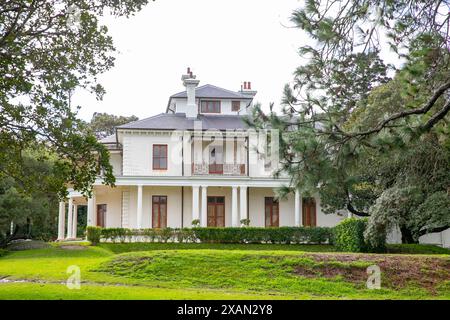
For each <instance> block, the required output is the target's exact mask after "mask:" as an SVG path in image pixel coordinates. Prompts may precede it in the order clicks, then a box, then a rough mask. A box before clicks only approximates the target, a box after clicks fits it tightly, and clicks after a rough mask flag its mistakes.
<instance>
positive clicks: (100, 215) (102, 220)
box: [97, 204, 106, 228]
mask: <svg viewBox="0 0 450 320" xmlns="http://www.w3.org/2000/svg"><path fill="white" fill-rule="evenodd" d="M105 225H106V204H98V205H97V227H102V228H104V227H105Z"/></svg>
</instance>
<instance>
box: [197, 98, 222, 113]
mask: <svg viewBox="0 0 450 320" xmlns="http://www.w3.org/2000/svg"><path fill="white" fill-rule="evenodd" d="M201 112H202V113H220V101H218V100H217V101H216V100H214V101H213V100H211V101H202V102H201Z"/></svg>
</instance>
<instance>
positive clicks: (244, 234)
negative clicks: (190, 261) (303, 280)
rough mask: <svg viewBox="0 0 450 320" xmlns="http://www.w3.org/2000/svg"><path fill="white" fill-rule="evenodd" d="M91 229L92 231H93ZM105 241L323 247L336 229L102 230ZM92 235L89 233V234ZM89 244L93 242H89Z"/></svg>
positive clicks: (330, 240) (197, 228) (329, 240)
mask: <svg viewBox="0 0 450 320" xmlns="http://www.w3.org/2000/svg"><path fill="white" fill-rule="evenodd" d="M89 228H91V227H89ZM96 230H100V231H99V232H100V234H101V239H104V240H106V241H111V242H113V243H114V242H116V241H117V240H120V242H125V240H124V239H125V235H126V236H128V239H129V241H131V238H132V237H134V240H135V241H149V242H155V241H156V242H168V241H179V242H198V241H199V242H202V243H288V244H289V243H308V244H323V243H331V242H332V235H333V232H332V229H331V228H326V227H280V228H255V227H247V228H229V227H227V228H200V227H195V228H183V229H179V228H164V229H139V230H137V229H125V228H101V229H96ZM88 234H89V232H88ZM88 240H89V238H88Z"/></svg>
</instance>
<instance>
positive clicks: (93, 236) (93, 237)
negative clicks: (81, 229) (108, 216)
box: [86, 226, 111, 246]
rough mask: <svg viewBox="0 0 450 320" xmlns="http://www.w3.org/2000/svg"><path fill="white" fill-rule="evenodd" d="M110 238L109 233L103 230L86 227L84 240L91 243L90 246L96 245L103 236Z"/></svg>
mask: <svg viewBox="0 0 450 320" xmlns="http://www.w3.org/2000/svg"><path fill="white" fill-rule="evenodd" d="M105 235H106V236H108V237H111V233H110V232H109V231H108V230H106V231H105V230H103V229H102V228H100V227H94V226H88V227H87V228H86V238H87V240H88V241H90V242H91V243H92V245H94V246H95V245H97V244H98V243H99V242H100V239H101V237H102V236H103V237H104V236H105Z"/></svg>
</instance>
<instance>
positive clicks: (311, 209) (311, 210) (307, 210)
mask: <svg viewBox="0 0 450 320" xmlns="http://www.w3.org/2000/svg"><path fill="white" fill-rule="evenodd" d="M302 203H303V205H302V213H303V225H304V226H308V227H315V226H316V225H317V217H316V200H314V198H303V199H302Z"/></svg>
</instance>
